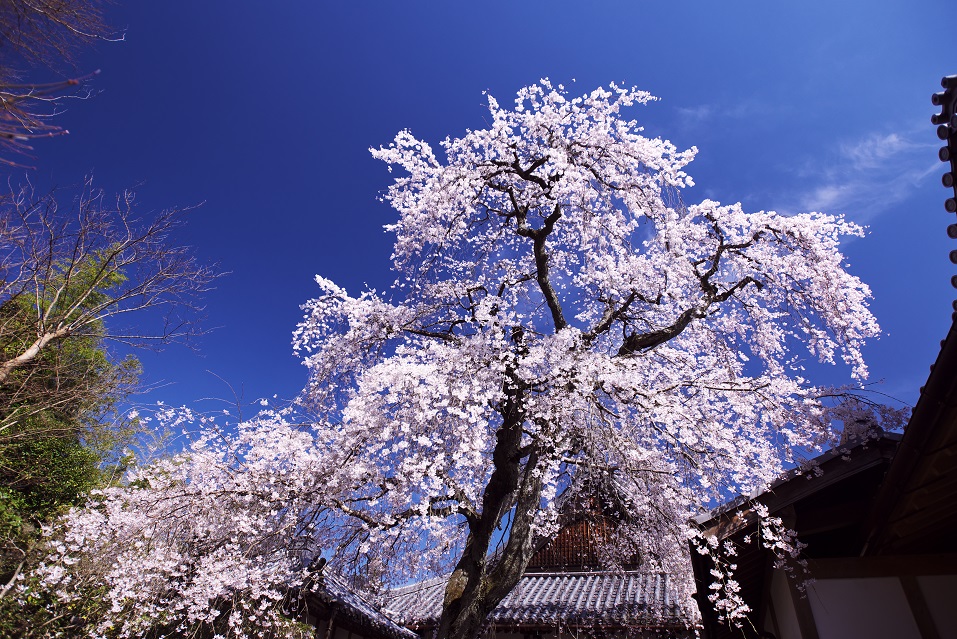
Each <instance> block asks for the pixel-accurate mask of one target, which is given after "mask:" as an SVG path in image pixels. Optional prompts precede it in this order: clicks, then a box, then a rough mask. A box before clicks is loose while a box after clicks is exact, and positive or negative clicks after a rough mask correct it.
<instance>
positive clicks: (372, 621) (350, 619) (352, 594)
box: [306, 573, 419, 639]
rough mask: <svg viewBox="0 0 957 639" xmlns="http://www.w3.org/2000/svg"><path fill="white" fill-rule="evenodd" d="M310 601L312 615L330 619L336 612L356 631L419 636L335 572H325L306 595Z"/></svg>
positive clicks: (397, 638)
mask: <svg viewBox="0 0 957 639" xmlns="http://www.w3.org/2000/svg"><path fill="white" fill-rule="evenodd" d="M306 605H307V615H309V616H312V617H315V618H317V619H328V618H329V617H330V616H331V615H332V614H333V612H335V614H336V618H337V619H338V620H339V623H342V622H345V623H346V625H347V627H349V628H354V629H355V630H356V631H365V632H371V633H372V634H371V635H370V636H372V637H376V638H379V637H382V638H388V639H419V636H418V635H417V634H415V633H414V632H412V631H410V630H408V629H406V628H403V627H402V626H400V625H398V624H397V623H395V622H394V621H392V619H389V618H388V617H387V616H385V615H384V614H382V612H380V611H379V609H378V608H377V607H376V606H375V605H373V604H372V603H370V602H369V601H367V600H366V599H365V598H364V597H362V595H360V594H358V593H357V592H356V591H355V590H353V589H352V588H350V587H349V586H347V585H346V584H345V583H343V582H342V581H341V580H340V579H339V578H338V577H336V576H335V575H332V574H328V573H327V574H323V576H322V580H321V582H320V586H319V588H317V589H316V590H315V591H313V592H310V593H308V594H307V595H306Z"/></svg>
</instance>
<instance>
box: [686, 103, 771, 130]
mask: <svg viewBox="0 0 957 639" xmlns="http://www.w3.org/2000/svg"><path fill="white" fill-rule="evenodd" d="M676 110H677V112H678V116H679V118H681V124H682V125H683V126H684V127H687V128H695V127H698V126H704V125H710V124H713V123H715V122H717V121H720V120H740V119H745V118H758V117H759V116H763V115H767V114H769V113H772V112H774V108H773V106H772V105H770V104H768V103H766V102H763V101H760V100H754V99H745V100H738V101H737V102H734V103H733V104H699V105H695V106H693V107H678V108H677V109H676Z"/></svg>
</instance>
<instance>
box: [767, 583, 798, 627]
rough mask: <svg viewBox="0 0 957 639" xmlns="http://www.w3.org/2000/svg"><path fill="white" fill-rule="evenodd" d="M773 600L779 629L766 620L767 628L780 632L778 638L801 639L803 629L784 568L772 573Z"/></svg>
mask: <svg viewBox="0 0 957 639" xmlns="http://www.w3.org/2000/svg"><path fill="white" fill-rule="evenodd" d="M771 602H772V603H773V604H774V617H775V619H776V620H777V622H778V628H777V631H775V630H774V627H773V626H771V625H770V623H769V622H770V620H768V621H766V622H765V628H764V629H765V630H769V631H771V632H775V633H777V632H780V634H779V635H778V639H801V629H800V626H798V620H797V613H796V612H794V602H793V601H792V600H791V589H790V588H789V587H788V582H787V575H786V574H785V573H784V571H783V570H775V571H774V572H773V573H772V574H771Z"/></svg>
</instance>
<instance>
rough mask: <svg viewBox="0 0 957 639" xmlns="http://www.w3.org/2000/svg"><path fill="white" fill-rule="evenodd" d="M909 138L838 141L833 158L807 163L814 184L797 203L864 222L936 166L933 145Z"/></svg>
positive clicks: (807, 175) (910, 189)
mask: <svg viewBox="0 0 957 639" xmlns="http://www.w3.org/2000/svg"><path fill="white" fill-rule="evenodd" d="M920 133H921V134H923V133H925V132H924V131H921V132H920ZM915 137H916V135H908V134H905V133H883V134H870V135H867V136H865V137H863V138H860V139H857V140H850V141H847V140H845V141H841V142H839V143H838V144H837V145H836V149H835V151H836V153H835V154H834V155H833V156H832V157H833V158H834V159H832V160H830V161H827V162H814V163H810V162H809V163H808V166H807V167H806V168H805V170H804V171H803V173H804V177H805V178H806V179H807V180H808V181H810V182H813V183H816V184H815V185H814V186H812V187H810V188H809V189H807V190H806V191H805V192H804V193H803V194H801V195H799V196H798V197H797V198H796V199H797V201H798V206H797V208H799V209H801V210H805V211H826V212H840V213H845V214H846V215H848V217H851V218H852V219H854V220H855V221H857V222H861V223H866V222H868V221H870V220H872V219H874V218H875V217H876V216H878V215H879V214H881V213H882V212H884V211H886V210H888V209H890V208H892V207H893V206H895V205H897V204H899V203H900V202H902V201H903V200H905V199H906V198H907V197H908V196H910V195H911V194H912V193H913V192H914V190H915V189H917V188H918V187H919V186H921V184H922V183H924V181H925V180H926V178H927V177H928V176H929V175H931V174H934V173H937V172H939V170H940V163H939V162H937V161H936V160H935V159H934V158H933V153H932V152H931V149H932V148H933V145H929V144H926V143H923V142H916V141H915V140H914V138H915ZM921 137H924V138H925V139H926V135H921Z"/></svg>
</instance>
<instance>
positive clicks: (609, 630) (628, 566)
mask: <svg viewBox="0 0 957 639" xmlns="http://www.w3.org/2000/svg"><path fill="white" fill-rule="evenodd" d="M608 494H609V493H607V492H606V493H604V496H606V497H607V495H608ZM602 502H604V503H602ZM615 510H616V508H611V507H610V504H608V503H607V501H604V500H603V499H598V498H595V497H591V498H586V499H584V500H582V499H568V500H566V503H565V504H564V505H563V508H562V517H561V519H560V521H561V523H562V527H561V529H560V531H559V533H558V534H557V535H556V536H555V537H553V538H552V539H550V540H542V541H541V542H539V544H538V546H539V547H538V550H537V551H536V553H535V554H534V556H533V557H532V559H531V561H530V562H529V565H528V568H527V569H526V572H525V574H524V575H523V576H522V578H521V580H520V581H519V583H518V584H517V585H516V586H515V588H514V589H512V591H511V592H510V593H509V594H508V595H507V596H506V597H505V599H503V600H502V601H501V602H500V603H499V605H498V607H496V608H495V610H494V611H493V612H492V614H491V615H490V616H489V620H488V630H487V635H486V636H487V637H494V638H495V639H571V638H578V637H582V638H584V637H595V638H611V637H614V638H621V639H626V638H627V639H645V638H651V637H654V638H656V639H672V638H673V639H684V638H690V637H693V636H695V634H694V628H693V614H692V612H691V611H689V610H686V609H685V608H683V607H682V605H681V604H680V602H679V601H677V599H676V595H675V592H674V588H673V585H672V582H671V579H670V578H669V576H668V575H665V574H661V573H653V572H643V571H641V570H639V569H638V564H637V559H636V558H635V559H633V560H632V561H630V562H629V561H626V562H624V563H623V565H621V566H619V568H618V569H616V570H603V569H602V568H601V567H600V566H601V564H602V556H601V555H602V549H601V546H602V545H603V544H606V543H608V542H609V540H610V539H611V532H612V531H613V530H614V527H615V516H616V515H615ZM445 582H446V579H444V578H438V579H432V580H428V581H424V582H421V583H417V584H412V585H409V586H405V587H402V588H398V589H396V590H394V591H392V593H391V594H390V596H389V597H388V599H387V601H386V603H385V606H384V607H383V612H385V613H386V614H387V615H389V616H390V617H392V618H393V619H396V620H397V621H399V622H401V623H403V624H404V625H406V626H407V627H409V628H411V629H414V630H416V631H417V632H419V634H420V635H421V636H423V637H428V636H429V634H430V632H431V631H432V630H434V628H435V627H436V625H437V623H438V619H439V615H440V614H441V612H442V600H443V597H444V594H445Z"/></svg>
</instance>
